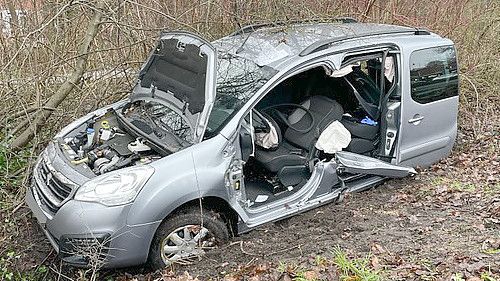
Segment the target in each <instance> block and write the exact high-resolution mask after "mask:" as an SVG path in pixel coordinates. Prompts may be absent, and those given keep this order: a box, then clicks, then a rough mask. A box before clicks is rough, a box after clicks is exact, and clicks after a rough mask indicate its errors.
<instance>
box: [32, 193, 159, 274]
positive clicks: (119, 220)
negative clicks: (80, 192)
mask: <svg viewBox="0 0 500 281" xmlns="http://www.w3.org/2000/svg"><path fill="white" fill-rule="evenodd" d="M32 188H33V186H30V187H29V188H28V190H27V191H26V203H27V204H28V206H29V208H30V209H31V210H32V212H33V215H34V216H35V217H36V219H37V221H38V223H39V224H40V226H41V228H42V230H43V232H44V233H45V235H46V236H47V238H48V240H49V242H50V244H51V245H52V246H53V247H54V249H55V250H56V251H57V252H58V253H59V256H60V257H61V259H62V260H63V261H65V262H67V263H69V264H71V265H74V266H78V267H90V266H95V262H99V267H102V268H117V267H126V266H133V265H138V264H142V263H144V262H146V261H147V257H148V253H149V247H150V244H151V240H152V239H153V236H154V233H155V231H156V229H157V227H158V226H159V224H160V223H161V221H158V222H152V223H146V224H141V225H127V224H126V220H127V215H128V211H129V209H130V205H124V206H117V207H106V206H103V205H100V204H97V203H89V202H79V201H75V200H70V201H68V202H66V204H64V205H63V206H62V207H61V208H60V209H59V210H58V211H57V213H55V214H53V215H51V214H47V213H46V212H45V211H44V210H43V209H42V208H41V207H40V202H39V200H37V198H36V197H35V195H34V193H33V190H32ZM82 243H83V244H82ZM96 257H97V258H98V259H95V258H96ZM93 258H94V259H95V260H92V259H93Z"/></svg>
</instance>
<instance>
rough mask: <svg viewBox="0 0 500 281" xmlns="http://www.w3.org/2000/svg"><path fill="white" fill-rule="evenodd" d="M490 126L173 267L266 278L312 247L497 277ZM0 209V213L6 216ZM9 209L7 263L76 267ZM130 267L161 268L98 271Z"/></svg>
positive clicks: (412, 273)
mask: <svg viewBox="0 0 500 281" xmlns="http://www.w3.org/2000/svg"><path fill="white" fill-rule="evenodd" d="M490 131H491V133H488V134H486V135H480V136H475V137H472V132H467V131H465V132H464V131H462V132H461V133H460V135H459V139H458V143H457V146H456V148H455V149H454V151H453V153H452V155H451V156H450V157H448V158H447V159H444V160H442V161H441V162H440V163H438V164H436V165H434V166H432V167H431V168H429V169H427V170H424V171H420V173H419V174H418V175H417V176H415V177H413V178H407V179H403V180H389V181H387V182H386V183H384V184H382V185H380V186H378V187H377V188H374V189H372V190H369V191H365V192H362V193H357V194H351V195H348V196H346V198H345V200H344V202H342V203H339V204H333V203H332V204H328V205H325V206H323V207H320V208H317V209H314V210H312V211H309V212H307V213H304V214H301V215H297V216H294V217H292V218H289V219H286V220H284V221H280V222H277V223H272V224H267V225H264V226H262V227H260V228H258V229H256V230H254V231H251V232H250V233H247V234H244V235H241V236H240V237H235V238H233V239H232V240H231V241H230V242H229V243H228V244H226V245H225V246H222V247H221V248H219V249H216V250H213V251H211V252H209V253H208V254H207V255H206V258H205V259H204V260H203V261H201V262H198V263H196V264H194V265H191V266H189V267H176V268H174V269H173V271H174V272H175V274H181V273H183V272H184V271H188V272H189V274H190V275H191V276H194V277H198V278H199V279H200V280H206V279H221V278H224V276H228V275H231V276H233V277H234V276H237V277H238V278H240V277H241V280H244V278H247V277H249V276H254V277H255V276H259V275H262V276H267V277H264V278H262V279H256V280H266V279H272V278H271V277H269V276H271V275H265V274H268V273H269V271H272V270H270V269H273V270H274V271H275V269H276V268H277V267H278V266H279V264H280V263H282V264H283V263H286V264H294V265H299V266H302V267H304V268H307V267H308V266H311V264H312V263H313V262H312V261H314V260H315V257H316V256H322V257H325V258H329V257H331V256H332V251H333V250H334V249H335V248H340V249H342V250H344V251H346V252H347V253H348V254H349V255H350V256H353V257H362V256H365V255H370V259H371V265H372V266H373V267H375V269H377V270H380V274H381V276H383V277H385V279H389V280H450V278H451V277H452V276H457V274H458V275H461V276H463V277H464V278H465V279H470V280H477V279H474V278H473V277H479V276H481V274H482V273H483V274H484V273H485V272H487V273H488V274H489V276H497V278H498V276H499V275H500V181H499V177H500V156H499V151H500V145H499V134H498V128H492V129H491V130H490ZM2 216H3V218H2V219H3V220H4V222H5V220H6V219H7V215H6V214H4V215H2ZM15 217H16V219H15V223H14V222H12V223H11V225H10V226H9V223H8V222H7V223H4V224H3V225H2V232H3V236H2V237H3V238H2V240H4V241H2V242H3V243H10V244H11V247H10V248H11V249H15V251H14V250H12V252H13V253H14V255H15V256H14V257H10V261H11V263H10V264H11V265H13V266H15V267H16V270H18V271H25V270H26V271H36V270H40V268H41V267H40V266H41V264H44V267H43V268H44V270H45V271H46V272H47V275H45V276H53V277H54V278H55V277H57V278H62V279H66V280H67V279H68V278H71V279H76V278H78V276H82V275H84V272H82V271H79V270H75V269H68V268H66V269H65V268H64V267H61V263H60V261H59V260H58V259H57V257H56V256H55V253H54V252H53V251H52V250H51V248H50V246H49V244H48V242H47V240H46V239H45V237H44V236H43V235H42V234H41V232H40V231H39V229H38V227H37V225H36V222H35V220H34V219H33V218H31V216H30V214H29V212H28V210H27V208H25V207H20V208H19V209H18V210H16V214H15ZM8 233H11V235H8ZM4 245H5V244H4ZM3 254H5V250H4V253H2V255H3ZM256 266H258V268H261V269H262V268H263V269H262V270H257V271H256V270H255V268H256ZM59 273H63V274H64V276H66V277H67V278H65V277H61V276H60V275H59ZM132 275H133V276H134V277H133V278H137V279H139V280H141V279H144V280H154V278H157V277H159V276H161V274H160V273H150V272H148V271H147V269H143V268H128V269H124V270H118V271H105V272H101V273H100V278H99V279H103V280H104V279H107V278H113V279H114V278H118V279H129V278H132ZM318 277H319V278H324V279H330V278H329V277H324V276H318ZM226 278H227V277H226ZM279 278H282V277H279ZM471 278H472V279H471ZM60 280H61V279H60ZM231 280H234V279H231ZM483 280H485V279H483ZM492 280H494V279H492Z"/></svg>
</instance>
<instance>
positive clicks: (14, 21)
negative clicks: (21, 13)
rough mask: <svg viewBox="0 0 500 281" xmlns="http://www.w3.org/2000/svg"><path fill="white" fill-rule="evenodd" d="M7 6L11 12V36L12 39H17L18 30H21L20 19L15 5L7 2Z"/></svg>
mask: <svg viewBox="0 0 500 281" xmlns="http://www.w3.org/2000/svg"><path fill="white" fill-rule="evenodd" d="M6 5H7V9H8V10H9V14H10V22H9V24H10V35H11V36H12V37H16V36H17V30H18V28H19V18H18V17H17V11H16V7H15V6H14V4H13V3H12V1H11V0H7V1H6Z"/></svg>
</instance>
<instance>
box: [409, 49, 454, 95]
mask: <svg viewBox="0 0 500 281" xmlns="http://www.w3.org/2000/svg"><path fill="white" fill-rule="evenodd" d="M410 79H411V97H412V98H413V100H415V101H416V102H418V103H429V102H433V101H437V100H441V99H446V98H449V97H453V96H457V95H458V69H457V57H456V54H455V48H453V46H447V47H436V48H429V49H424V50H418V51H415V52H413V53H412V54H411V57H410Z"/></svg>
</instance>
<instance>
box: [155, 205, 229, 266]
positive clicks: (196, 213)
mask: <svg viewBox="0 0 500 281" xmlns="http://www.w3.org/2000/svg"><path fill="white" fill-rule="evenodd" d="M202 220H203V228H205V229H206V230H208V234H207V236H205V237H206V239H207V241H209V243H214V244H215V245H214V246H220V245H221V244H223V243H224V242H226V241H227V240H228V239H229V229H228V225H227V224H226V222H224V220H223V219H222V218H221V216H220V215H219V214H218V213H216V212H214V211H210V210H206V209H203V212H202V213H200V209H199V207H198V208H196V207H192V208H187V209H184V210H181V211H179V212H176V213H174V214H173V215H171V216H169V217H167V218H166V219H165V220H164V221H163V222H162V223H161V224H160V226H159V227H158V229H157V230H156V233H155V236H154V238H153V241H152V242H151V248H150V250H149V257H148V259H149V264H150V266H151V267H152V268H153V269H155V270H158V269H164V268H165V267H167V266H170V265H172V264H173V263H175V262H171V263H166V262H165V261H164V258H165V256H164V255H166V254H165V251H162V249H163V247H164V245H165V244H164V243H166V242H165V241H167V243H171V241H169V240H171V239H169V238H168V237H169V235H172V234H173V233H174V232H175V231H176V230H179V229H180V228H186V226H187V227H189V228H191V229H193V228H194V229H197V228H200V229H201V227H200V226H201V222H202ZM201 232H202V231H201V230H199V232H198V233H201ZM177 233H180V234H179V235H178V236H177V237H179V236H180V235H182V233H183V231H182V230H180V232H177ZM191 234H192V235H194V234H196V232H194V233H191ZM181 238H182V237H181ZM208 239H210V240H208ZM172 240H173V239H172ZM191 243H192V242H191ZM203 243H205V242H203ZM198 244H199V243H198ZM176 245H177V244H174V246H173V247H177V246H176ZM195 251H203V250H198V249H197V250H195ZM197 257H198V258H199V256H197ZM188 259H191V258H188ZM180 261H181V260H180ZM183 263H184V261H183V262H182V263H181V262H179V264H183Z"/></svg>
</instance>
